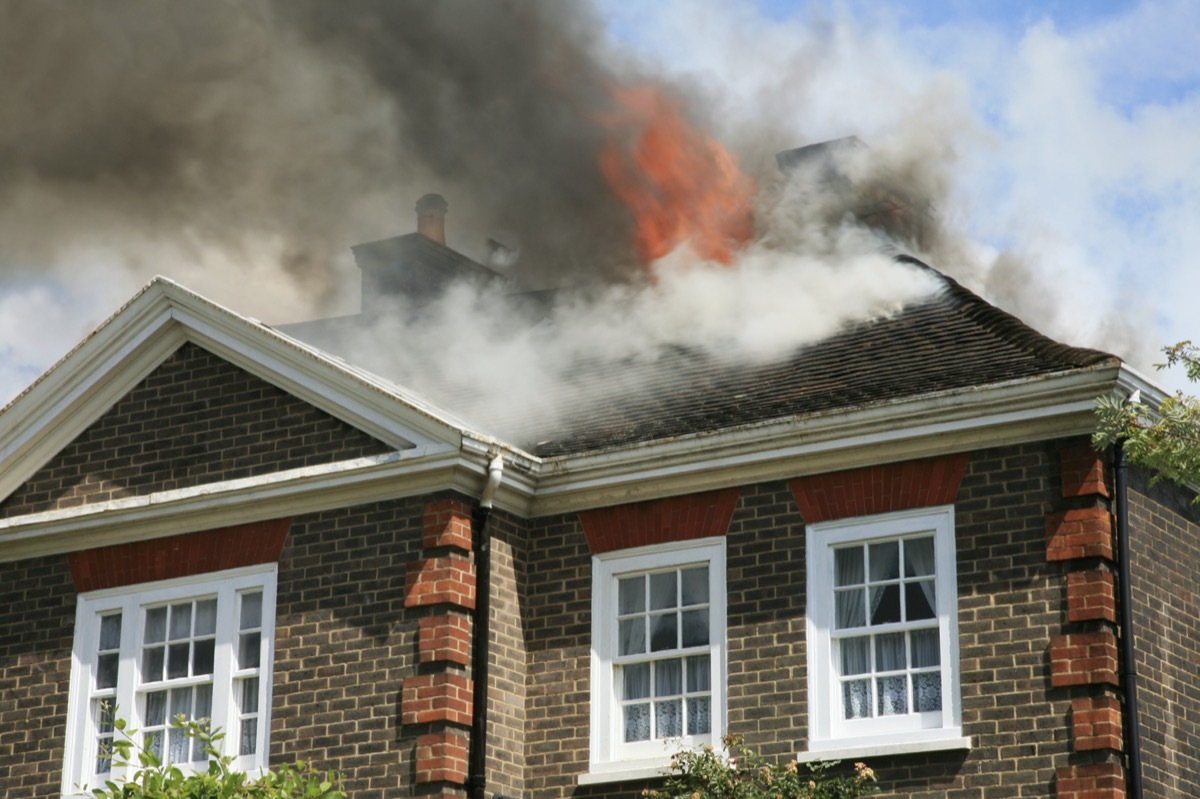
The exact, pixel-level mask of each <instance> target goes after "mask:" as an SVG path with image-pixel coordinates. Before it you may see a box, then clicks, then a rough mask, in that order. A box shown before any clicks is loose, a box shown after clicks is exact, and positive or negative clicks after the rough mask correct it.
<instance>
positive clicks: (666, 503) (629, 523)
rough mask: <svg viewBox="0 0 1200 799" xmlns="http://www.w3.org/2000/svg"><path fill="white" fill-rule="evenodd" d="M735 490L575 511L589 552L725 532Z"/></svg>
mask: <svg viewBox="0 0 1200 799" xmlns="http://www.w3.org/2000/svg"><path fill="white" fill-rule="evenodd" d="M737 500H738V490H737V489H736V488H727V489H724V490H721V491H706V492H704V493H700V494H687V495H685V496H681V497H666V498H665V499H655V500H651V501H649V502H634V503H630V504H628V505H616V506H613V507H611V508H595V509H592V510H585V511H580V512H579V521H580V522H581V523H582V524H583V533H584V535H585V536H586V537H587V542H588V547H589V548H590V549H591V550H592V554H593V555H599V554H601V553H602V552H614V551H616V550H618V549H628V548H630V547H641V546H648V545H650V544H665V543H667V542H670V541H692V540H695V539H698V538H710V537H713V536H721V535H725V533H726V532H727V531H728V530H729V521H730V519H732V518H733V509H734V508H735V507H736V506H737Z"/></svg>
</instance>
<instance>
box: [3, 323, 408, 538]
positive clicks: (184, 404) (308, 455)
mask: <svg viewBox="0 0 1200 799" xmlns="http://www.w3.org/2000/svg"><path fill="white" fill-rule="evenodd" d="M388 449H389V448H388V447H387V446H386V445H385V444H383V443H382V442H379V441H377V440H375V439H373V438H371V437H370V436H368V435H366V434H365V433H363V432H361V431H359V430H356V429H354V428H352V427H350V426H349V425H346V424H344V423H342V422H340V421H339V420H337V419H335V418H333V417H332V416H330V415H328V414H326V413H324V412H323V411H320V410H318V409H316V408H314V407H312V406H311V405H308V404H305V403H304V402H302V401H300V400H298V399H296V398H295V397H293V396H291V395H289V394H286V393H284V392H283V391H281V390H279V389H277V388H275V387H274V386H271V385H270V384H268V383H266V382H264V381H262V380H260V379H258V378H256V377H254V376H252V375H251V374H249V373H248V372H245V371H243V370H241V369H238V368H237V367H235V366H233V365H231V364H229V363H227V362H225V361H223V360H221V359H220V358H217V357H216V356H215V355H212V354H211V353H208V352H206V351H205V350H203V349H201V348H199V347H197V346H195V345H193V344H185V345H184V346H183V347H181V348H180V349H179V350H178V351H177V352H176V353H175V354H174V355H172V356H171V357H170V358H168V359H167V360H166V361H165V362H164V363H163V364H162V365H161V366H159V368H158V369H156V370H155V371H154V372H153V373H152V374H150V375H149V376H148V377H147V378H146V379H145V380H143V381H142V382H141V383H140V384H138V385H137V386H136V387H135V388H134V389H133V390H132V391H130V392H129V394H128V395H126V396H125V397H124V398H122V399H121V400H120V401H118V402H117V404H116V405H115V406H113V408H111V409H110V410H109V411H108V412H107V413H105V414H104V415H103V416H102V417H100V419H98V420H97V421H96V422H95V423H94V424H92V425H91V426H90V427H89V428H88V429H87V430H86V431H84V432H83V434H82V435H80V436H79V437H78V438H77V439H76V440H75V441H74V442H72V443H71V444H70V445H68V446H67V447H66V448H65V449H64V450H63V451H62V452H60V453H59V454H58V455H56V456H55V457H54V458H53V459H52V460H51V461H50V462H49V463H47V464H46V465H45V466H43V467H42V468H41V469H40V470H39V471H38V472H37V474H35V475H34V476H33V477H32V478H31V479H30V480H29V481H27V482H26V483H25V485H23V486H22V487H21V488H20V489H18V490H17V491H16V492H14V493H13V494H12V495H11V496H9V497H8V498H7V499H6V500H5V501H4V502H2V503H0V517H11V516H16V515H20V514H24V513H35V512H39V511H46V510H53V509H56V508H67V507H73V506H78V505H84V504H87V503H92V502H104V501H107V500H111V499H117V498H120V497H130V496H139V495H144V494H149V493H153V492H155V491H166V490H170V489H176V488H186V487H189V486H196V485H201V484H203V483H206V482H213V481H216V480H231V479H235V478H239V477H250V476H254V475H259V474H266V473H270V472H276V471H280V470H284V469H292V468H297V467H300V466H308V465H312V464H320V463H328V462H332V461H336V460H340V459H344V458H353V457H358V456H362V455H370V454H376V453H382V452H386V451H388Z"/></svg>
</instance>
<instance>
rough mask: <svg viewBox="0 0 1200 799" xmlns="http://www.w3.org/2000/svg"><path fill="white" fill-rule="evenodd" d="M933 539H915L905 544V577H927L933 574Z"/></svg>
mask: <svg viewBox="0 0 1200 799" xmlns="http://www.w3.org/2000/svg"><path fill="white" fill-rule="evenodd" d="M933 568H934V561H933V539H932V538H914V539H911V540H906V541H905V542H904V576H905V577H927V576H929V575H931V574H933Z"/></svg>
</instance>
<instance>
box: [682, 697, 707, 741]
mask: <svg viewBox="0 0 1200 799" xmlns="http://www.w3.org/2000/svg"><path fill="white" fill-rule="evenodd" d="M710 732H712V700H711V699H709V698H708V697H707V696H697V697H692V698H690V699H688V700H687V734H688V735H708V734H709V733H710Z"/></svg>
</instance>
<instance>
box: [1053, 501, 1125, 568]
mask: <svg viewBox="0 0 1200 799" xmlns="http://www.w3.org/2000/svg"><path fill="white" fill-rule="evenodd" d="M1076 558H1106V559H1107V560H1113V532H1112V514H1110V513H1109V512H1108V511H1107V510H1106V509H1104V508H1077V509H1075V510H1065V511H1062V512H1061V513H1051V514H1048V515H1047V516H1046V560H1048V561H1051V562H1053V561H1060V560H1074V559H1076Z"/></svg>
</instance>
